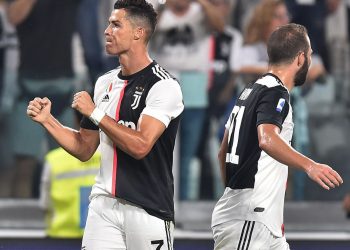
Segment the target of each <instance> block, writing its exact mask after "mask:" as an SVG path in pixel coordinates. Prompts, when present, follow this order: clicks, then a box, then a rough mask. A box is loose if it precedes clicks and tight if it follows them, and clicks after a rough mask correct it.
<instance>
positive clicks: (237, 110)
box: [226, 106, 245, 164]
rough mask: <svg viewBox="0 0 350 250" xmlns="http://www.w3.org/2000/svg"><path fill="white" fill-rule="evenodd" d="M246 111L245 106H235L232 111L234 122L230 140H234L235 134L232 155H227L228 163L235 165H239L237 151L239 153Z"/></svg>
mask: <svg viewBox="0 0 350 250" xmlns="http://www.w3.org/2000/svg"><path fill="white" fill-rule="evenodd" d="M244 110H245V107H244V106H241V107H239V106H235V107H234V108H233V110H232V116H233V122H231V126H230V130H229V135H228V138H229V140H230V139H231V138H232V133H234V134H233V142H232V148H231V153H227V154H226V162H230V163H233V164H238V162H239V155H237V154H236V151H237V144H238V137H239V130H240V129H241V123H242V118H243V114H244ZM233 128H234V129H235V130H234V131H233Z"/></svg>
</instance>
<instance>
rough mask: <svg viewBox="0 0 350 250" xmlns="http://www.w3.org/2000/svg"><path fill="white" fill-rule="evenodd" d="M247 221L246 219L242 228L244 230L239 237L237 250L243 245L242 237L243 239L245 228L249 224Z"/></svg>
mask: <svg viewBox="0 0 350 250" xmlns="http://www.w3.org/2000/svg"><path fill="white" fill-rule="evenodd" d="M247 223H248V221H245V222H244V225H243V229H242V231H241V236H240V237H239V242H238V247H237V250H239V249H240V247H241V244H242V239H243V237H244V236H243V235H244V232H245V228H246V226H247Z"/></svg>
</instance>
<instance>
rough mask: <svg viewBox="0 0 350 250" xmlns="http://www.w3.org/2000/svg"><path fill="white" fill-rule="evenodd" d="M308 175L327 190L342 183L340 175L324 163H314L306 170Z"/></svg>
mask: <svg viewBox="0 0 350 250" xmlns="http://www.w3.org/2000/svg"><path fill="white" fill-rule="evenodd" d="M307 174H308V176H309V177H310V178H311V179H312V180H313V181H315V182H317V183H318V184H319V185H320V186H321V187H323V188H324V189H327V190H329V189H330V188H335V187H336V186H339V185H340V184H342V183H343V179H342V178H341V177H340V175H339V174H338V173H337V171H335V170H334V169H332V168H331V167H330V166H328V165H326V164H320V163H314V164H312V165H311V166H310V167H309V168H308V170H307Z"/></svg>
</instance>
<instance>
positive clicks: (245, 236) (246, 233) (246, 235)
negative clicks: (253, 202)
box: [242, 221, 252, 250]
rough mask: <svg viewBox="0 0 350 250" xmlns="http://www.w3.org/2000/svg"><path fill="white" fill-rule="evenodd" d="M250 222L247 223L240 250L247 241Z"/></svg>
mask: <svg viewBox="0 0 350 250" xmlns="http://www.w3.org/2000/svg"><path fill="white" fill-rule="evenodd" d="M251 223H252V222H251V221H248V227H247V230H246V232H245V235H244V240H243V245H242V250H244V249H245V248H244V246H245V244H246V241H247V237H248V234H249V229H250V225H251Z"/></svg>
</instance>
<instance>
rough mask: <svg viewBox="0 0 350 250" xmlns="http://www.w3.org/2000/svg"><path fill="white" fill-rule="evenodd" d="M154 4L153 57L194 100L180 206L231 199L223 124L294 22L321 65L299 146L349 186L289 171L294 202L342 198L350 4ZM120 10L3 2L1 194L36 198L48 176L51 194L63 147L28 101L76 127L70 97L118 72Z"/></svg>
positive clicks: (210, 0) (184, 134)
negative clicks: (274, 40) (31, 114)
mask: <svg viewBox="0 0 350 250" xmlns="http://www.w3.org/2000/svg"><path fill="white" fill-rule="evenodd" d="M150 2H152V4H154V6H156V7H157V9H158V12H159V20H158V27H157V30H156V32H155V34H154V36H153V38H152V40H151V43H150V51H151V56H152V58H153V59H154V60H156V61H157V62H159V63H160V64H161V65H164V67H166V68H167V69H168V70H169V71H170V72H171V73H172V74H173V75H174V76H176V77H177V79H179V81H180V83H181V88H182V91H183V95H184V103H185V110H184V113H183V117H182V122H181V126H180V130H179V133H180V135H179V136H178V138H179V140H178V142H177V150H176V157H175V158H176V164H175V166H174V168H175V169H174V171H175V173H176V176H175V177H176V181H177V190H176V192H177V194H176V196H177V199H178V200H179V201H200V200H217V199H218V198H219V195H220V194H222V190H223V188H224V187H223V186H222V183H221V181H220V174H219V166H218V161H217V152H218V148H219V143H220V141H221V137H222V133H223V125H224V123H225V122H226V120H227V118H228V114H229V113H230V111H231V109H232V107H233V105H234V103H235V99H236V97H237V95H238V94H239V92H240V90H241V89H242V87H243V86H244V85H245V84H246V83H248V82H250V81H254V80H255V79H256V78H257V77H259V75H261V74H263V73H264V72H266V70H267V53H266V41H267V39H268V36H269V35H270V34H271V32H272V31H273V30H274V29H275V28H276V27H278V26H280V25H283V24H286V23H288V22H295V23H300V24H303V25H304V26H306V27H307V29H308V31H309V36H310V39H311V44H312V48H313V61H312V65H311V68H310V72H309V75H308V80H307V81H308V82H307V84H305V86H303V87H302V88H300V89H296V90H295V91H294V92H293V93H292V105H293V110H294V119H295V120H294V124H295V127H294V129H295V134H294V138H293V142H292V144H293V145H294V147H295V148H296V149H297V150H299V151H301V152H303V153H304V154H306V155H309V156H311V158H313V159H316V160H318V161H322V162H325V163H327V164H329V165H331V166H332V167H333V168H334V169H335V170H337V171H338V172H339V173H341V174H342V176H343V178H344V185H343V186H342V187H341V188H339V189H337V190H336V191H331V192H328V193H324V192H321V190H320V188H319V187H318V186H316V185H315V184H314V183H311V181H309V180H308V179H307V178H306V176H305V174H304V173H302V172H298V171H291V172H290V178H289V181H288V185H287V199H288V200H290V201H315V200H317V201H341V200H343V198H344V197H345V196H346V194H347V192H349V191H350V184H348V183H350V182H349V181H348V180H349V176H350V170H348V169H349V168H348V166H349V165H350V154H349V152H350V146H349V143H348V141H349V139H350V132H349V127H350V47H349V45H350V43H349V37H350V1H346V0H343V1H341V0H285V1H282V0H261V1H259V0H197V1H192V0H168V1H167V3H166V4H159V3H158V1H156V0H154V1H150ZM113 3H114V1H113V0H103V1H99V0H60V1H55V0H0V67H1V68H0V127H1V130H0V198H6V199H9V198H11V199H12V198H13V199H15V198H16V199H28V198H31V199H38V198H39V197H40V187H41V180H43V183H44V184H45V185H43V186H42V187H43V188H46V189H47V188H48V187H47V183H45V181H47V178H48V177H47V176H46V177H45V176H44V175H43V173H45V171H44V166H45V165H47V164H45V162H46V161H47V157H46V155H47V154H48V153H49V152H50V151H51V150H54V149H55V148H56V147H57V145H56V144H55V142H54V141H53V140H52V139H50V138H48V136H47V135H46V134H45V132H44V130H43V129H42V128H41V127H40V126H38V125H36V124H33V122H32V121H30V119H29V118H28V117H27V116H26V106H27V103H28V100H30V99H31V98H33V97H35V96H48V97H49V98H50V99H51V100H52V102H53V113H54V114H55V115H56V116H58V118H59V119H60V120H61V121H62V122H63V123H64V124H66V125H69V124H74V115H73V112H72V110H71V108H70V103H71V98H72V95H73V94H74V93H75V92H77V91H80V90H83V89H85V90H88V91H90V92H92V91H93V86H94V84H95V81H96V79H97V78H98V77H99V76H100V75H102V74H104V73H105V72H107V71H108V70H110V69H112V68H115V67H117V66H118V58H113V57H109V56H107V55H106V54H105V52H104V35H103V33H104V29H105V28H106V26H107V23H106V20H107V17H108V16H109V14H110V11H111V10H112V8H113ZM63 161H64V159H63ZM42 176H43V177H42ZM0 202H1V201H0Z"/></svg>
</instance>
